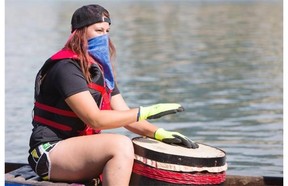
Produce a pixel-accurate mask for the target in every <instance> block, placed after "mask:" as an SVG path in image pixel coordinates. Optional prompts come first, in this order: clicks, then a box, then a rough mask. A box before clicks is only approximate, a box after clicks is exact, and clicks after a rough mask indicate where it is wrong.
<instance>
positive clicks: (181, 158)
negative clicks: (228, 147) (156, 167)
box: [132, 137, 226, 167]
mask: <svg viewBox="0 0 288 186" xmlns="http://www.w3.org/2000/svg"><path fill="white" fill-rule="evenodd" d="M132 141H133V145H134V151H135V155H138V156H141V157H145V158H147V159H150V160H153V161H157V162H163V163H170V164H179V165H185V166H192V167H219V166H224V165H225V164H226V155H225V152H224V151H222V150H221V149H218V148H215V147H211V146H209V145H205V144H201V143H198V145H199V148H197V149H192V148H186V147H182V146H179V145H171V144H166V143H163V142H160V141H158V140H155V139H151V138H143V137H136V138H133V139H132Z"/></svg>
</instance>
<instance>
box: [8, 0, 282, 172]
mask: <svg viewBox="0 0 288 186" xmlns="http://www.w3.org/2000/svg"><path fill="white" fill-rule="evenodd" d="M93 2H95V1H80V0H78V1H77V0H74V1H64V0H49V1H45V2H44V1H40V0H39V1H37V0H26V1H21V0H6V1H5V12H6V18H5V19H6V21H5V38H6V42H5V50H6V51H5V58H6V59H5V60H6V61H5V161H8V162H26V157H27V151H28V142H29V136H30V133H31V129H32V125H31V111H32V106H33V88H34V77H35V75H36V73H37V71H38V69H39V68H40V66H41V65H42V64H43V62H44V61H45V60H46V59H47V58H48V57H50V56H51V55H52V54H53V53H54V52H56V51H57V50H59V49H60V48H61V47H62V46H63V44H64V43H65V42H66V40H67V38H68V36H69V34H70V17H71V15H72V13H73V12H74V10H75V9H76V8H78V7H80V6H82V5H84V4H89V3H93ZM97 3H99V4H101V5H103V6H104V7H106V8H107V9H108V10H109V11H110V13H111V16H112V25H111V26H112V27H111V32H110V34H111V38H112V40H113V42H114V43H115V45H116V48H117V63H116V68H117V79H118V82H119V87H120V90H121V92H122V95H123V97H124V98H125V99H126V101H127V103H128V104H129V105H130V106H131V107H137V106H139V105H149V104H154V103H159V102H178V103H181V104H182V105H183V106H184V107H185V112H183V113H180V114H176V115H171V116H167V117H165V118H161V119H159V120H155V121H153V123H154V124H155V125H158V126H160V127H164V128H166V129H169V130H177V131H179V132H181V133H183V134H184V135H186V136H188V137H189V138H191V139H193V140H194V141H197V142H201V143H205V144H208V145H212V146H215V147H218V148H221V149H222V150H224V151H225V152H226V156H227V162H228V171H227V172H228V174H237V175H265V176H283V58H282V57H283V46H282V41H283V29H282V27H283V24H282V22H283V18H282V14H283V11H282V1H272V0H271V1H253V0H251V1H244V0H242V1H241V0H234V1H232V0H231V1H227V0H226V1H219V0H215V1H212V0H211V1H208V0H206V1H203V0H199V1H197V0H192V1H189V0H185V1H171V0H170V1H157V0H155V1H127V0H126V1H97ZM109 132H119V133H122V134H125V135H128V136H130V137H133V135H132V134H131V133H129V132H127V131H125V130H123V129H116V130H111V131H109Z"/></svg>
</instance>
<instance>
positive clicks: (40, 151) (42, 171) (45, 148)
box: [28, 142, 57, 180]
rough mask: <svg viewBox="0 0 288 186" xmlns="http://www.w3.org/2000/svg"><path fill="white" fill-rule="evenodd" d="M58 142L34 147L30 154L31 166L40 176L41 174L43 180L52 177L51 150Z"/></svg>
mask: <svg viewBox="0 0 288 186" xmlns="http://www.w3.org/2000/svg"><path fill="white" fill-rule="evenodd" d="M56 144H57V142H56V143H50V142H47V143H43V144H41V145H39V146H38V147H36V148H35V149H33V150H32V151H31V152H30V154H29V156H28V162H29V164H30V166H31V168H32V169H33V170H34V172H36V173H37V175H38V176H40V177H41V178H42V179H43V180H49V179H50V169H51V163H50V158H49V151H51V150H52V149H53V147H55V145H56Z"/></svg>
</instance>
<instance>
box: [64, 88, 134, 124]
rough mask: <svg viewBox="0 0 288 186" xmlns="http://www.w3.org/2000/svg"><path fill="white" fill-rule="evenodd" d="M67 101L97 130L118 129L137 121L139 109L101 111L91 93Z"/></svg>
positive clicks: (79, 94)
mask: <svg viewBox="0 0 288 186" xmlns="http://www.w3.org/2000/svg"><path fill="white" fill-rule="evenodd" d="M113 97H114V96H113ZM65 101H66V103H67V104H68V105H69V107H70V108H71V109H72V110H73V112H75V113H76V115H77V116H78V117H79V118H80V119H81V120H82V121H83V122H85V123H87V124H89V125H90V126H91V127H92V128H95V129H112V128H118V127H123V126H125V125H128V124H130V123H134V122H136V121H137V114H138V111H139V109H138V108H135V109H130V110H128V109H126V110H124V109H123V110H118V111H114V110H100V109H99V108H98V106H97V104H96V103H95V101H94V99H93V97H92V96H91V94H90V92H89V91H84V92H80V93H77V94H74V95H72V96H69V97H68V98H67V99H66V100H65Z"/></svg>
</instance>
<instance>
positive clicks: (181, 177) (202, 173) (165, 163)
mask: <svg viewBox="0 0 288 186" xmlns="http://www.w3.org/2000/svg"><path fill="white" fill-rule="evenodd" d="M132 142H133V145H134V151H135V160H134V165H133V172H132V176H131V180H130V185H131V186H133V185H135V186H136V185H137V186H139V185H143V186H147V185H161V186H163V185H173V186H174V185H221V184H222V183H223V182H224V181H225V178H226V170H227V163H226V155H225V152H224V151H223V150H221V149H218V148H214V147H211V146H208V145H205V144H201V143H198V145H199V148H197V149H189V148H186V147H182V146H179V145H170V144H166V143H163V142H160V141H157V140H154V139H151V138H143V137H136V138H133V139H132Z"/></svg>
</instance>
